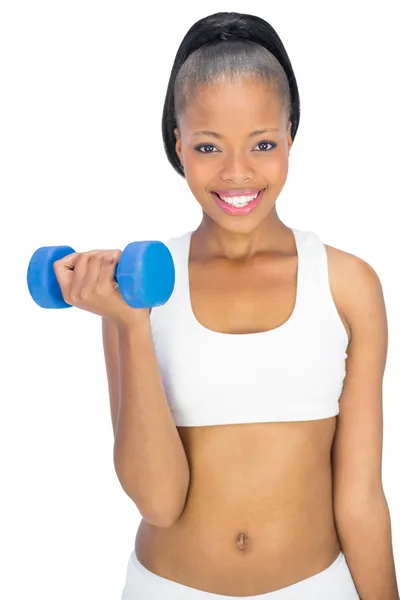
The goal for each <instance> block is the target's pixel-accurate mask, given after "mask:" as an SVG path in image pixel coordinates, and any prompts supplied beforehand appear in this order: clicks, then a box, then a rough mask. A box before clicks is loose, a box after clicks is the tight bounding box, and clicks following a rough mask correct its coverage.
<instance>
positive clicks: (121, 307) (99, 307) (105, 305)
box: [53, 250, 150, 326]
mask: <svg viewBox="0 0 400 600" xmlns="http://www.w3.org/2000/svg"><path fill="white" fill-rule="evenodd" d="M121 254H122V252H121V250H91V251H90V252H74V253H73V254H69V255H68V256H65V257H64V258H62V259H60V260H56V261H55V262H54V264H53V268H54V273H55V275H56V278H57V281H58V283H59V285H60V288H61V292H62V295H63V298H64V300H65V302H67V303H68V304H71V305H72V306H76V307H77V308H81V309H83V310H87V311H88V312H92V313H95V314H97V315H100V316H101V317H106V318H107V319H110V320H112V321H114V322H115V323H116V324H117V325H121V326H129V325H130V324H135V323H136V322H137V321H140V320H143V319H146V318H147V319H148V318H149V312H150V311H149V309H148V308H132V307H131V306H129V304H127V303H126V302H125V300H124V299H123V297H122V296H121V292H120V290H119V287H118V283H117V282H116V280H115V279H114V277H115V269H116V266H117V264H118V261H119V259H120V256H121Z"/></svg>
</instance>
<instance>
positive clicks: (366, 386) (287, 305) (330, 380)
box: [107, 12, 398, 600]
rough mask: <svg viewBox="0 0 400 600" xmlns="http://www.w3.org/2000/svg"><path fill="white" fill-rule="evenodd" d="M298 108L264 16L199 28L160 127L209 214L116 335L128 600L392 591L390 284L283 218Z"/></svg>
mask: <svg viewBox="0 0 400 600" xmlns="http://www.w3.org/2000/svg"><path fill="white" fill-rule="evenodd" d="M299 118H300V102H299V94H298V89H297V83H296V78H295V75H294V73H293V69H292V66H291V63H290V61H289V58H288V56H287V53H286V51H285V49H284V47H283V44H282V42H281V40H280V38H279V36H278V35H277V33H276V31H275V30H274V29H273V28H272V27H271V26H270V25H269V24H268V23H267V22H265V21H264V20H263V19H261V18H259V17H256V16H253V15H247V14H239V13H225V12H223V13H216V14H214V15H211V16H209V17H206V18H204V19H202V20H200V21H198V22H197V23H195V24H194V25H193V26H192V27H191V28H190V30H189V31H188V32H187V34H186V36H185V37H184V39H183V41H182V43H181V45H180V47H179V49H178V52H177V55H176V58H175V62H174V65H173V68H172V73H171V77H170V81H169V84H168V90H167V95H166V99H165V105H164V112H163V122H162V133H163V139H164V144H165V150H166V154H167V157H168V160H169V161H170V163H171V165H172V166H173V168H174V169H175V171H176V172H177V173H178V174H179V175H181V176H184V177H185V179H186V182H187V184H188V187H189V189H190V190H191V192H192V194H193V197H194V198H195V200H196V201H197V202H198V203H199V204H200V206H201V208H202V212H203V218H202V221H201V223H200V225H199V227H198V228H197V229H196V230H195V231H190V232H185V233H184V234H183V235H181V236H178V237H175V238H172V239H170V240H169V241H168V244H167V245H168V247H169V249H170V251H171V254H172V256H173V259H174V265H175V288H174V292H173V294H172V296H171V298H170V299H169V301H168V302H167V303H166V304H165V305H163V306H157V307H153V309H152V310H151V313H150V315H149V323H142V324H141V326H140V327H138V328H136V330H135V331H121V330H120V331H119V332H118V333H117V332H116V331H115V330H114V332H113V334H111V332H109V334H110V335H108V336H107V339H109V346H108V350H107V354H108V364H109V368H108V375H109V380H110V381H113V382H114V385H113V390H114V393H113V399H112V406H113V414H114V415H115V416H114V419H115V420H116V421H117V422H118V424H117V427H116V428H115V448H116V456H117V457H118V460H117V461H116V466H117V473H118V476H119V478H120V481H121V483H122V485H123V488H124V490H125V491H126V492H127V494H128V495H129V496H130V497H131V498H132V500H133V501H134V502H135V503H136V505H137V506H138V509H139V510H140V512H141V514H142V516H143V519H142V521H141V523H140V526H139V530H138V532H137V537H136V546H135V550H134V551H133V552H132V554H131V557H130V560H129V563H128V568H127V576H126V583H125V587H124V591H123V596H122V597H123V600H131V599H133V598H135V600H144V599H148V598H151V599H153V598H154V599H157V598H160V599H161V598H162V599H163V600H191V599H193V600H195V599H198V600H202V599H203V598H204V599H206V598H210V600H211V598H214V599H215V600H217V598H220V599H221V600H222V599H225V600H227V599H231V600H233V599H234V598H237V597H242V598H254V600H256V599H257V600H262V599H264V598H265V600H267V599H268V600H275V599H276V600H278V599H279V600H288V599H289V598H290V599H291V600H339V599H340V600H352V599H356V598H359V594H360V595H361V597H365V598H374V599H376V600H378V598H382V599H383V598H385V600H389V599H390V600H396V599H397V595H398V593H397V589H396V581H395V576H394V568H393V561H392V557H391V550H390V544H389V541H390V540H389V535H388V530H389V527H388V512H387V507H386V504H385V499H384V495H383V491H382V485H381V480H380V470H379V468H378V467H379V465H380V461H381V455H380V443H379V441H380V439H381V433H382V431H381V396H380V385H381V380H382V375H383V369H384V357H385V351H386V345H385V339H386V337H385V336H386V329H385V323H386V314H385V307H384V303H383V296H382V294H381V293H380V283H379V280H378V278H377V276H376V274H375V273H374V272H373V270H372V269H371V268H370V267H369V266H368V265H366V264H365V263H364V261H361V260H360V259H358V258H357V257H354V256H352V255H350V254H348V253H346V252H344V251H341V250H337V249H335V248H332V247H328V246H326V245H325V244H323V242H322V241H321V240H320V238H319V236H318V235H317V234H316V233H314V232H313V231H303V230H299V229H296V228H292V227H288V226H286V225H284V224H283V223H282V221H281V220H280V219H279V217H278V214H277V211H276V202H277V199H278V197H279V194H280V192H281V190H282V188H283V186H284V184H285V181H286V177H287V173H288V165H289V153H290V149H291V146H292V144H293V141H294V138H295V135H296V131H297V128H298V125H299ZM360 290H361V291H362V293H361V296H362V298H361V297H360ZM107 327H111V325H109V326H107ZM117 357H118V358H117ZM360 377H362V379H363V380H362V382H360V379H359V378H360ZM116 382H118V385H117V383H116ZM337 431H338V432H339V435H338V436H337V435H336V434H337ZM355 440H356V441H355ZM333 451H334V452H333ZM332 455H333V456H334V461H332V460H331V459H332ZM332 463H333V464H332ZM333 467H334V470H333ZM357 515H359V516H357ZM374 548H378V549H379V554H380V555H381V556H383V557H384V558H383V559H382V562H381V563H379V567H378V566H375V565H376V561H375V557H374V555H373V551H374ZM344 552H345V553H346V557H345V554H344ZM368 552H369V554H368ZM366 555H368V556H369V562H368V569H366V568H364V567H363V560H364V558H365V556H366ZM347 557H348V558H349V565H348V563H347V560H346V558H347ZM349 566H350V568H349ZM350 569H351V571H352V572H350ZM381 573H382V577H381V575H380V574H381ZM356 585H357V588H356ZM358 588H360V589H358ZM396 594H397V595H396Z"/></svg>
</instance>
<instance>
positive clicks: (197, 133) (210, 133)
mask: <svg viewBox="0 0 400 600" xmlns="http://www.w3.org/2000/svg"><path fill="white" fill-rule="evenodd" d="M270 131H280V129H279V127H268V128H267V129H256V130H255V131H252V132H251V133H249V137H254V136H256V135H260V134H261V133H267V132H270ZM193 135H210V136H212V137H216V138H218V139H222V138H223V137H224V136H223V135H221V134H220V133H217V132H216V131H196V133H194V134H193Z"/></svg>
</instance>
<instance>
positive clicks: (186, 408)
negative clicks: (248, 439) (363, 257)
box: [150, 229, 349, 427]
mask: <svg viewBox="0 0 400 600" xmlns="http://www.w3.org/2000/svg"><path fill="white" fill-rule="evenodd" d="M292 231H293V234H294V237H295V241H296V246H297V254H298V270H297V295H296V304H295V308H294V311H293V312H292V315H291V316H290V318H289V319H288V320H287V321H286V322H285V323H284V324H283V325H281V326H279V327H277V328H275V329H272V330H269V331H264V332H258V333H249V334H230V333H220V332H216V331H212V330H210V329H208V328H206V327H204V326H203V325H201V324H200V322H199V321H197V319H196V318H195V316H194V314H193V311H192V306H191V301H190V291H189V251H190V241H191V236H192V233H193V232H192V231H189V232H187V233H184V234H183V235H181V236H179V237H174V238H171V239H169V240H168V241H167V242H165V243H166V245H167V246H168V248H169V250H170V252H171V254H172V257H173V260H174V265H175V287H174V291H173V293H172V296H171V297H170V299H169V300H168V302H167V303H166V304H164V305H163V306H157V307H154V308H153V309H152V311H151V315H150V320H151V328H152V334H153V340H154V345H155V350H156V355H157V360H158V365H159V368H160V372H161V377H162V382H163V385H164V390H165V393H166V396H167V400H168V403H169V406H170V410H171V412H172V415H173V418H174V421H175V424H176V425H178V426H197V427H198V426H202V425H203V426H204V425H226V424H233V423H260V422H268V421H306V420H314V419H325V418H327V417H332V416H334V415H337V414H338V413H339V397H340V394H341V391H342V387H343V381H344V378H345V375H346V358H347V353H346V349H347V346H348V342H349V339H348V336H347V332H346V329H345V327H344V325H343V323H342V320H341V318H340V316H339V313H338V311H337V309H336V305H335V303H334V301H333V297H332V294H331V289H330V284H329V277H328V261H327V253H326V248H325V245H324V244H323V243H322V242H321V241H320V239H319V237H318V236H317V234H316V233H314V232H312V231H301V230H298V229H292Z"/></svg>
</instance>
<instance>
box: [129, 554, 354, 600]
mask: <svg viewBox="0 0 400 600" xmlns="http://www.w3.org/2000/svg"><path fill="white" fill-rule="evenodd" d="M238 598H243V599H244V600H245V599H248V600H249V599H250V600H251V599H254V600H339V598H340V600H358V599H359V596H358V594H357V590H356V587H355V585H354V582H353V578H352V576H351V573H350V571H349V568H348V565H347V562H346V558H345V556H344V554H343V552H340V553H339V555H338V556H337V558H336V559H335V561H334V562H333V563H332V564H331V565H330V566H329V567H328V568H327V569H324V570H323V571H320V572H319V573H317V574H315V575H312V576H311V577H307V578H306V579H303V580H301V581H298V582H297V583H294V584H292V585H289V586H287V587H284V588H281V589H279V590H275V591H273V592H266V593H265V594H257V595H256V596H226V595H221V594H214V593H211V592H206V591H204V590H200V589H197V588H193V587H188V586H186V585H182V584H180V583H177V582H176V581H171V580H170V579H166V578H165V577H161V576H160V575H157V574H156V573H153V572H152V571H149V570H148V569H147V568H146V567H145V566H144V565H142V564H141V563H140V562H139V560H138V558H137V556H136V552H135V551H133V552H132V553H131V555H130V557H129V561H128V566H127V570H126V580H125V585H124V589H123V592H122V596H121V600H153V599H154V600H238Z"/></svg>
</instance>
